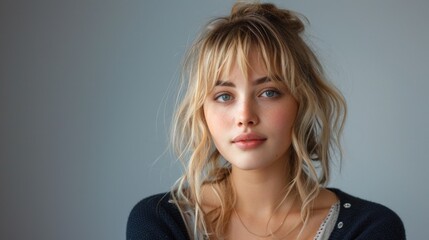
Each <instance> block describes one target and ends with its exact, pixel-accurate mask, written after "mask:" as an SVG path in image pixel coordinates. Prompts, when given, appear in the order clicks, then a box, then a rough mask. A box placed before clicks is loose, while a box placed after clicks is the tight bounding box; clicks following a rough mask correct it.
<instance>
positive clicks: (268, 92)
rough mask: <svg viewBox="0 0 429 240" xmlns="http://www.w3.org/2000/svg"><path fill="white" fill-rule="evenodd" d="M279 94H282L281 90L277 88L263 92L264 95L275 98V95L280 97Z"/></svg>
mask: <svg viewBox="0 0 429 240" xmlns="http://www.w3.org/2000/svg"><path fill="white" fill-rule="evenodd" d="M279 95H280V92H279V91H276V90H266V91H264V92H262V94H261V96H262V97H267V98H275V97H278V96H279Z"/></svg>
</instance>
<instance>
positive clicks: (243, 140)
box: [232, 133, 267, 150]
mask: <svg viewBox="0 0 429 240" xmlns="http://www.w3.org/2000/svg"><path fill="white" fill-rule="evenodd" d="M266 140H267V138H266V137H264V136H262V135H259V134H256V133H242V134H240V135H238V136H236V137H235V138H233V139H232V143H233V144H234V145H236V146H237V147H238V148H240V149H242V150H247V149H252V148H257V147H258V146H260V145H261V144H263V143H264V142H265V141H266Z"/></svg>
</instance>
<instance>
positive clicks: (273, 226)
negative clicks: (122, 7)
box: [127, 3, 405, 240]
mask: <svg viewBox="0 0 429 240" xmlns="http://www.w3.org/2000/svg"><path fill="white" fill-rule="evenodd" d="M303 31H304V25H303V22H302V20H301V19H300V17H299V16H298V15H297V14H295V13H293V12H291V11H288V10H283V9H279V8H277V7H276V6H274V5H272V4H258V3H257V4H249V3H237V4H235V5H234V6H233V8H232V11H231V14H230V15H229V16H226V17H222V18H218V19H215V20H213V21H212V22H210V23H209V24H208V26H207V27H206V29H205V31H204V32H203V33H202V34H201V35H200V37H199V38H198V39H197V40H196V42H195V43H194V45H193V46H192V48H191V49H190V50H189V54H188V55H187V58H186V60H187V61H186V64H185V71H184V72H185V77H184V79H186V92H185V95H184V98H183V100H182V103H181V105H180V106H179V107H178V109H177V113H176V115H175V119H174V120H175V121H174V127H173V131H172V134H173V139H174V144H175V145H174V146H176V149H177V151H178V156H179V158H180V159H181V160H183V161H184V163H185V173H184V174H183V176H182V177H181V178H180V179H179V181H178V182H177V185H176V186H175V187H174V189H173V190H172V191H171V192H169V193H164V194H159V195H155V196H151V197H148V198H146V199H144V200H142V201H141V202H140V203H138V204H137V205H136V206H135V207H134V209H133V210H132V212H131V214H130V217H129V220H128V225H127V239H234V240H235V239H405V231H404V227H403V224H402V222H401V220H400V219H399V217H398V216H397V215H396V214H395V213H394V212H392V211H391V210H389V209H388V208H386V207H384V206H382V205H379V204H376V203H372V202H369V201H365V200H362V199H359V198H356V197H353V196H350V195H348V194H346V193H344V192H342V191H340V190H338V189H327V188H325V187H324V186H326V184H327V182H328V180H329V174H330V172H329V171H330V168H329V161H330V160H331V156H332V155H333V154H334V151H335V150H338V151H339V150H340V145H339V136H340V133H341V130H342V128H343V123H344V119H345V112H346V105H345V101H344V99H343V96H342V95H341V94H340V93H339V92H338V91H337V89H336V88H334V87H333V86H332V85H331V84H330V83H328V82H327V81H326V79H325V76H324V74H323V71H322V67H321V65H320V63H319V62H318V60H317V58H316V56H315V55H314V53H313V52H312V51H311V49H310V48H309V46H308V45H307V44H306V43H305V41H304V40H303V38H302V34H303Z"/></svg>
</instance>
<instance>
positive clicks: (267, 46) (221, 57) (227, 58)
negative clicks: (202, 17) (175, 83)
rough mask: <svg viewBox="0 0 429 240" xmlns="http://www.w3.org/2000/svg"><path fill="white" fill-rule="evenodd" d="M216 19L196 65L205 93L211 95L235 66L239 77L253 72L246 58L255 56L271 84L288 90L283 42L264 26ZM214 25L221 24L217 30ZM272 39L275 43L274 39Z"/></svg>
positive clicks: (287, 71)
mask: <svg viewBox="0 0 429 240" xmlns="http://www.w3.org/2000/svg"><path fill="white" fill-rule="evenodd" d="M223 21H224V19H220V20H219V19H218V20H216V21H214V22H213V23H212V25H214V28H215V29H211V34H210V35H209V36H208V37H207V38H206V39H204V40H205V41H204V44H203V46H202V51H201V52H200V56H199V62H200V63H201V64H200V66H201V69H200V71H199V76H198V79H199V80H200V81H203V82H204V83H203V82H201V84H202V85H205V86H206V88H205V90H206V93H209V92H211V90H212V89H213V88H214V87H215V84H216V82H217V81H218V80H220V79H223V78H225V77H226V76H228V75H229V73H230V72H231V70H232V68H233V67H234V66H235V65H237V66H238V67H239V69H240V71H241V72H242V74H243V75H244V76H245V77H246V78H248V73H249V70H252V66H251V64H250V61H249V58H250V55H253V56H256V57H257V59H258V61H259V64H261V66H262V67H263V69H264V70H265V71H266V72H267V77H269V78H270V79H271V80H272V81H273V82H275V83H278V84H279V85H282V86H286V87H288V88H289V86H290V84H289V83H288V79H290V77H289V76H287V74H286V73H290V72H291V71H290V70H288V65H290V63H288V61H286V59H287V55H288V54H286V53H288V52H289V51H288V50H287V47H286V45H285V44H284V43H282V41H283V40H281V39H279V37H278V36H277V35H278V33H277V35H276V33H275V32H274V31H273V30H272V29H271V28H270V27H269V26H266V25H265V24H263V23H258V22H256V21H253V22H252V21H244V22H237V23H227V24H225V23H223ZM216 25H220V26H218V27H217V28H216ZM273 39H274V40H273Z"/></svg>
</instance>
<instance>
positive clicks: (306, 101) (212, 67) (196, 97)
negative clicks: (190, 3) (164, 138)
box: [172, 3, 346, 239]
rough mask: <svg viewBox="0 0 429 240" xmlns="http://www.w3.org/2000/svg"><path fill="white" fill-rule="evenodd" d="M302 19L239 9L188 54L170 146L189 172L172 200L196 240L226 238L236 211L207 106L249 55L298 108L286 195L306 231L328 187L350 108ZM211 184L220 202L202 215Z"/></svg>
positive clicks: (265, 8)
mask: <svg viewBox="0 0 429 240" xmlns="http://www.w3.org/2000/svg"><path fill="white" fill-rule="evenodd" d="M301 18H302V17H301V16H299V15H298V14H296V13H294V12H292V11H289V10H284V9H279V8H277V7H276V6H275V5H272V4H259V3H236V4H235V5H234V6H233V8H232V11H231V14H230V15H229V16H226V17H221V18H217V19H214V20H213V21H211V22H210V23H209V24H208V25H207V26H206V28H205V30H204V31H203V32H202V33H201V35H200V36H199V37H198V38H197V40H196V41H195V42H194V44H193V45H192V47H191V48H190V49H189V51H188V54H187V56H186V58H185V62H184V69H183V77H182V78H183V80H184V82H183V83H182V84H183V85H182V86H183V89H182V90H184V95H183V97H182V100H181V103H180V105H179V106H178V108H177V112H176V114H175V116H174V119H173V126H172V144H173V146H174V148H175V150H176V151H177V154H178V157H179V159H180V160H182V162H183V163H184V164H185V166H184V169H185V172H184V173H183V175H182V177H181V178H180V179H179V180H178V181H177V183H176V185H175V187H174V189H173V190H172V196H173V198H174V200H175V202H176V204H177V205H178V207H179V209H180V211H181V213H182V216H183V217H184V219H187V221H186V223H187V225H188V226H187V227H188V231H189V233H190V235H191V238H194V239H202V238H210V236H211V235H215V236H216V238H222V235H223V234H224V233H225V231H226V229H227V225H228V222H229V219H230V216H231V212H232V210H233V208H234V204H235V194H234V191H233V188H232V186H231V184H230V182H229V180H228V175H229V173H230V165H229V164H228V162H226V161H223V160H222V158H221V155H220V153H219V151H218V150H217V149H216V147H215V146H214V144H213V142H212V140H211V136H210V132H209V130H208V128H207V125H206V122H205V119H204V111H203V104H204V101H205V99H206V97H207V96H208V94H209V93H210V92H211V90H212V89H213V87H214V85H215V82H216V81H217V80H219V77H220V74H222V72H228V71H229V69H230V68H231V66H232V65H233V63H235V62H238V63H239V65H240V66H242V68H248V67H249V65H248V59H247V58H248V56H249V52H250V51H255V50H256V51H257V52H258V54H259V58H260V59H261V60H262V61H261V62H262V63H263V64H264V67H265V68H266V70H267V72H268V77H269V78H270V79H272V80H274V81H277V82H278V83H279V84H284V85H286V86H287V87H288V88H289V90H290V92H291V94H292V95H293V97H294V98H295V99H296V101H297V102H298V113H297V116H296V121H295V124H294V126H293V133H292V147H291V159H290V163H288V166H289V169H288V171H289V172H288V174H290V176H291V177H292V180H291V182H290V183H286V184H289V185H288V186H289V191H287V192H288V193H289V192H291V191H293V192H294V193H296V195H297V196H298V198H299V200H300V202H301V217H302V221H303V226H305V224H306V223H307V221H308V219H309V217H310V211H311V203H312V202H313V201H314V199H315V198H316V196H317V195H318V193H319V190H320V187H321V186H324V185H326V184H327V182H328V181H329V175H330V167H329V162H330V159H331V157H332V154H333V153H334V151H335V150H337V149H338V150H339V153H340V156H341V146H340V143H339V138H340V134H341V131H342V129H343V125H344V120H345V116H346V104H345V100H344V98H343V96H342V95H341V93H340V92H339V91H338V90H337V89H336V88H335V87H334V86H332V85H331V84H330V83H329V82H328V81H327V80H326V79H325V74H324V72H323V69H322V66H321V64H320V63H319V61H318V59H317V57H316V56H315V54H314V53H313V51H312V50H311V49H310V47H309V46H308V45H307V43H306V42H305V41H304V40H303V36H301V35H302V33H303V31H304V24H303V21H302V20H301ZM207 183H216V184H211V185H212V186H216V187H213V190H214V192H215V193H216V196H217V198H218V200H219V203H220V206H218V207H217V208H216V209H215V210H213V211H211V212H209V213H206V212H204V211H203V209H202V187H203V185H204V184H207ZM285 198H286V196H285V197H284V199H285ZM301 231H302V230H301Z"/></svg>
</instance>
